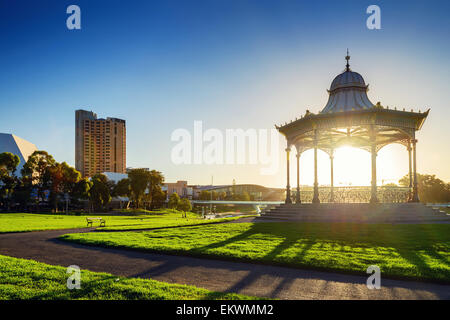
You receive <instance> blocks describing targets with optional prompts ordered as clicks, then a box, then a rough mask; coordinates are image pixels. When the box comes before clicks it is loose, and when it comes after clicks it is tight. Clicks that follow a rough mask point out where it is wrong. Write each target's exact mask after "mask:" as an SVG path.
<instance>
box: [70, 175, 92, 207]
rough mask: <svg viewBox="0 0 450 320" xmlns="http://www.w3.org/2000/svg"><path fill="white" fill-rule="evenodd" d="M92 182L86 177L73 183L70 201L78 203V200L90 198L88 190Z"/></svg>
mask: <svg viewBox="0 0 450 320" xmlns="http://www.w3.org/2000/svg"><path fill="white" fill-rule="evenodd" d="M92 185H93V183H92V182H91V181H89V179H88V178H82V179H80V180H79V181H78V182H77V183H75V185H74V187H73V189H72V192H71V193H70V198H71V201H72V202H74V203H78V202H79V200H87V199H89V198H90V190H91V188H92Z"/></svg>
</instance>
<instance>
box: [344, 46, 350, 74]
mask: <svg viewBox="0 0 450 320" xmlns="http://www.w3.org/2000/svg"><path fill="white" fill-rule="evenodd" d="M345 60H347V65H346V66H345V67H346V69H345V71H350V64H349V63H348V61H349V60H350V56H349V54H348V48H347V55H346V56H345Z"/></svg>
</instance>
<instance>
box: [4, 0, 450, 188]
mask: <svg viewBox="0 0 450 320" xmlns="http://www.w3.org/2000/svg"><path fill="white" fill-rule="evenodd" d="M71 4H77V5H78V6H80V8H81V26H82V29H81V30H68V29H67V28H66V18H67V16H68V15H67V14H66V8H67V6H69V5H71ZM370 4H377V5H379V6H380V8H381V26H382V29H381V30H368V29H367V28H366V19H367V17H368V15H367V14H366V12H365V11H366V8H367V7H368V6H369V5H370ZM449 9H450V3H449V2H448V1H313V2H312V1H275V0H274V1H261V0H255V1H245V0H228V1H225V0H209V1H206V0H205V1H194V0H189V1H98V0H97V1H92V0H90V1H79V0H74V1H61V0H54V1H32V2H31V1H23V0H14V1H12V0H2V1H1V2H0V39H2V40H1V41H2V45H1V51H0V63H1V72H0V111H1V115H2V116H1V117H0V132H6V133H14V134H16V135H18V136H20V137H22V138H24V139H26V140H29V141H31V142H33V143H34V144H36V145H37V146H38V148H39V149H45V150H47V151H49V152H50V153H51V154H53V155H54V156H55V158H56V160H58V161H66V162H68V163H70V164H74V139H75V138H74V111H75V110H76V109H79V108H83V109H87V110H93V111H94V112H96V113H97V114H98V115H99V116H100V117H107V116H110V117H117V118H123V119H125V120H126V121H127V133H128V135H127V144H128V145H127V165H128V166H133V167H139V166H143V167H150V168H154V169H158V170H161V171H162V172H163V173H164V174H165V175H166V180H169V181H174V180H177V179H182V180H188V181H189V182H190V183H199V184H206V183H209V182H210V180H211V176H212V175H213V176H214V183H217V184H225V183H231V181H232V179H233V178H235V179H236V181H237V182H238V183H261V184H264V185H269V186H282V185H284V184H285V176H284V172H285V167H284V166H283V165H284V162H283V161H282V159H284V158H281V157H282V156H283V154H282V152H281V151H280V161H281V164H282V165H281V166H280V169H279V174H277V175H275V176H260V175H259V167H258V166H247V165H244V166H214V165H212V166H201V165H178V166H176V165H174V164H172V163H171V161H170V151H171V148H172V147H173V145H174V143H173V142H171V141H170V135H171V133H172V131H173V130H175V129H177V128H186V129H188V130H192V128H193V122H194V120H202V121H203V123H204V126H205V127H206V128H218V129H226V128H243V129H247V128H257V129H260V128H261V129H264V128H273V125H274V124H275V123H278V124H279V123H282V122H283V123H284V122H285V121H289V120H291V119H294V118H295V117H298V116H299V115H300V114H303V113H304V112H305V110H306V109H307V108H308V109H310V110H311V111H313V112H317V111H320V110H321V109H322V108H323V106H324V105H325V104H326V101H327V93H326V89H327V88H329V85H330V83H331V81H332V79H333V78H334V77H335V76H336V75H337V74H338V73H340V72H342V71H343V69H344V65H345V61H344V56H345V51H346V49H347V48H349V49H350V55H351V57H352V58H351V67H352V69H353V70H355V71H357V72H359V73H361V74H362V75H363V77H364V78H365V80H366V83H369V84H370V91H369V98H370V99H371V100H372V102H377V101H381V102H382V104H384V105H389V106H398V107H401V108H403V107H406V108H407V109H411V108H414V109H415V110H419V109H421V110H422V111H423V110H425V109H426V107H430V108H431V109H432V110H431V113H430V116H429V118H428V119H427V122H426V123H425V125H424V127H423V130H422V131H421V132H419V134H418V139H419V144H418V161H419V165H418V170H419V172H424V173H433V174H437V175H438V176H439V177H441V178H442V179H444V180H446V181H449V180H450V168H449V166H448V160H447V159H448V158H449V157H450V151H449V150H448V142H447V141H448V140H449V139H450V126H449V125H448V119H449V116H450V111H449V103H448V102H449V101H450V90H449V88H448V83H450V70H449V69H450V68H449V66H450V63H449V62H450V55H449V49H450V48H449V47H450V45H449V41H448V35H449V34H450V20H449V19H448V16H447V15H448V12H449ZM281 141H282V140H280V142H281ZM282 148H283V146H280V150H282ZM383 152H385V153H390V157H391V158H393V156H397V155H398V156H399V157H400V158H399V160H398V163H396V164H395V165H392V166H391V168H386V170H384V169H380V168H379V175H381V176H383V177H385V178H386V179H390V178H392V179H397V178H398V177H400V176H402V175H404V174H405V173H406V170H407V160H406V158H405V157H406V152H405V151H404V150H403V148H402V147H400V146H397V145H395V146H393V147H389V148H387V149H386V151H383ZM322 156H323V155H322ZM366 156H367V162H368V163H369V161H370V157H369V155H366ZM308 157H309V156H308V155H307V154H305V159H304V160H302V161H305V165H304V166H302V170H305V171H304V172H302V176H303V177H305V180H304V183H310V182H311V181H312V180H311V179H312V175H310V171H311V170H310V169H311V168H312V167H310V166H312V163H310V162H308V159H309V158H308ZM380 157H387V156H386V155H383V154H382V153H381V152H380ZM388 158H389V157H387V158H386V159H388ZM319 170H320V168H319ZM380 170H381V172H380ZM292 171H293V170H292ZM323 171H326V170H325V169H324V170H323ZM369 174H370V172H367V175H369ZM367 177H368V179H369V181H368V183H369V182H370V177H369V176H367ZM310 180H311V181H310ZM322 182H323V183H327V181H326V179H325V178H324V180H323V181H322Z"/></svg>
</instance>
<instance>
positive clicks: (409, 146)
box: [407, 141, 413, 202]
mask: <svg viewBox="0 0 450 320" xmlns="http://www.w3.org/2000/svg"><path fill="white" fill-rule="evenodd" d="M407 150H408V163H409V171H408V173H409V199H408V201H409V202H411V201H412V198H413V197H412V186H413V183H412V181H413V180H412V178H413V177H412V164H411V150H412V149H411V141H408V146H407Z"/></svg>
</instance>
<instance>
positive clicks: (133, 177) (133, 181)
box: [128, 169, 151, 208]
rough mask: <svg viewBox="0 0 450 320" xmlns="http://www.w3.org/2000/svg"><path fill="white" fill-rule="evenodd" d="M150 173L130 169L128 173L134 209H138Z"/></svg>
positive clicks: (147, 184)
mask: <svg viewBox="0 0 450 320" xmlns="http://www.w3.org/2000/svg"><path fill="white" fill-rule="evenodd" d="M150 178H151V177H150V172H149V171H148V170H146V169H132V170H130V171H129V172H128V179H129V181H130V191H131V192H130V196H131V199H132V200H133V201H134V205H135V207H136V208H140V207H141V204H142V200H143V198H144V195H145V190H146V189H147V188H148V186H149V183H150Z"/></svg>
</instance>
